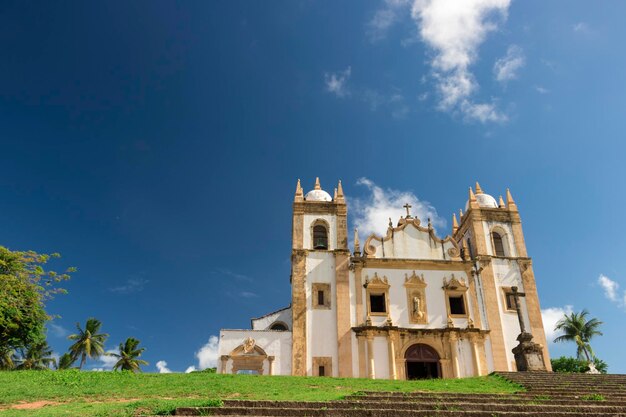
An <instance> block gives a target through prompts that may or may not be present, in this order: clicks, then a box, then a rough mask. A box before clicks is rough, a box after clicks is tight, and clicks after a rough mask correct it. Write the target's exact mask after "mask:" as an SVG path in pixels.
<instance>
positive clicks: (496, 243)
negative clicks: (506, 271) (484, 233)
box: [491, 232, 506, 256]
mask: <svg viewBox="0 0 626 417" xmlns="http://www.w3.org/2000/svg"><path fill="white" fill-rule="evenodd" d="M491 240H492V242H493V252H494V254H495V255H496V256H506V253H505V251H504V242H503V241H502V235H500V233H498V232H491Z"/></svg>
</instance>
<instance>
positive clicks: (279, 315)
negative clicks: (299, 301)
mask: <svg viewBox="0 0 626 417" xmlns="http://www.w3.org/2000/svg"><path fill="white" fill-rule="evenodd" d="M277 321H280V322H283V323H285V324H286V325H287V327H288V328H289V330H291V329H292V327H291V321H292V316H291V308H284V309H282V310H279V311H276V312H274V313H270V314H267V315H265V316H262V317H259V318H257V319H252V330H269V327H270V326H271V325H272V324H273V323H274V322H277Z"/></svg>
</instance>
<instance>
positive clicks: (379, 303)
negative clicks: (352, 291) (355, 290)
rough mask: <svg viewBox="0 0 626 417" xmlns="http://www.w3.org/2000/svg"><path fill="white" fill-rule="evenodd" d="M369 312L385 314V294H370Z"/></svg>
mask: <svg viewBox="0 0 626 417" xmlns="http://www.w3.org/2000/svg"><path fill="white" fill-rule="evenodd" d="M370 312H372V313H386V312H387V306H386V303H385V294H370Z"/></svg>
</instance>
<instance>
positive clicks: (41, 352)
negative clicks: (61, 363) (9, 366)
mask: <svg viewBox="0 0 626 417" xmlns="http://www.w3.org/2000/svg"><path fill="white" fill-rule="evenodd" d="M17 362H18V365H17V366H16V367H15V369H18V370H23V369H31V370H41V369H49V368H50V365H56V360H55V359H54V358H53V357H52V349H51V348H50V346H48V343H47V342H42V343H37V344H35V345H32V346H29V347H28V348H27V349H26V350H23V349H22V350H21V357H20V358H19V359H18V360H17Z"/></svg>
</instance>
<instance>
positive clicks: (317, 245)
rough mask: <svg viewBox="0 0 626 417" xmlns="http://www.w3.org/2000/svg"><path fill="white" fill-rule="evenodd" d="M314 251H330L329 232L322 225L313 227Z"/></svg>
mask: <svg viewBox="0 0 626 417" xmlns="http://www.w3.org/2000/svg"><path fill="white" fill-rule="evenodd" d="M313 249H328V231H327V230H326V227H324V226H322V225H321V224H318V225H317V226H315V227H313Z"/></svg>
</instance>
